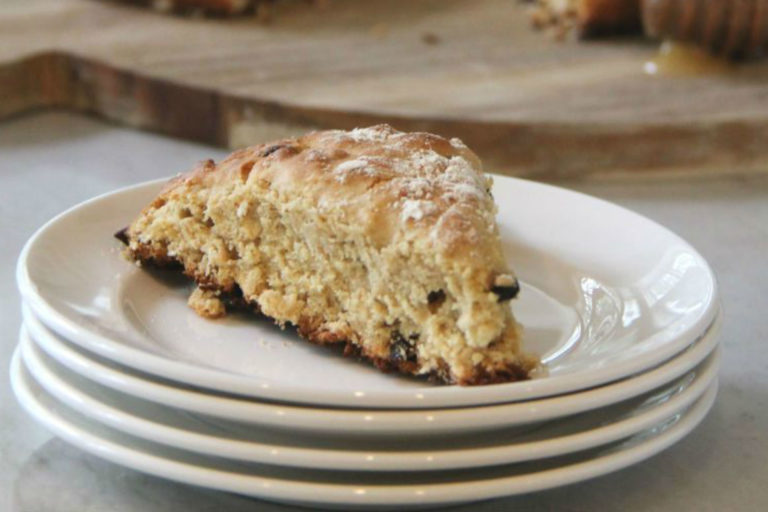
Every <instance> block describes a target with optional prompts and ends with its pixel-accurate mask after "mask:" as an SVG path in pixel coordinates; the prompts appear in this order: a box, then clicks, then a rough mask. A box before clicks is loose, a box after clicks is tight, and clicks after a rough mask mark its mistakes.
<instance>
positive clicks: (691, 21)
mask: <svg viewBox="0 0 768 512" xmlns="http://www.w3.org/2000/svg"><path fill="white" fill-rule="evenodd" d="M531 22H532V24H533V26H534V27H536V28H539V29H545V30H549V31H552V32H553V33H554V35H555V37H556V38H558V39H564V38H565V37H566V36H567V35H568V34H569V33H570V32H574V33H575V34H576V35H577V36H578V37H579V38H580V39H588V38H594V37H602V36H616V35H628V34H635V33H640V32H641V31H642V32H644V33H645V35H646V36H648V37H651V38H654V39H659V40H663V41H666V45H667V47H669V45H670V41H674V42H678V43H684V44H683V45H681V46H692V47H695V48H699V49H701V50H704V51H706V52H707V53H709V54H711V55H717V56H722V57H726V58H729V59H735V60H739V59H746V58H756V57H762V56H764V54H765V52H766V47H768V0H535V4H534V7H533V8H532V11H531Z"/></svg>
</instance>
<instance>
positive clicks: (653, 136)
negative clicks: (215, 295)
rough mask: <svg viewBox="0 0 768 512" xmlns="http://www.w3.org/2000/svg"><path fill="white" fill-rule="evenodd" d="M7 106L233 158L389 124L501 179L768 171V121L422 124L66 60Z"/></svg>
mask: <svg viewBox="0 0 768 512" xmlns="http://www.w3.org/2000/svg"><path fill="white" fill-rule="evenodd" d="M0 97H2V98H3V101H2V102H1V103H0V119H4V118H8V117H11V116H16V115H20V114H23V113H25V112H29V111H32V110H37V109H40V108H51V107H57V108H65V109H70V110H74V111H77V112H82V113H88V114H94V115H96V116H99V117H102V118H105V119H108V120H110V121H114V122H117V123H120V124H124V125H128V126H131V127H135V128H139V129H144V130H149V131H153V132H157V133H161V134H165V135H169V136H173V137H179V138H183V139H187V140H192V141H196V142H202V143H207V144H211V145H214V146H219V147H229V148H234V147H240V146H243V145H247V144H249V143H257V142H263V141H265V140H268V139H271V138H275V137H278V136H289V135H296V134H300V133H304V132H306V131H309V130H314V129H324V128H342V129H350V128H354V127H358V126H367V125H372V124H378V123H384V122H386V123H390V124H392V125H393V126H395V127H396V128H399V129H401V130H407V131H428V132H433V133H438V134H441V135H444V136H447V137H459V138H461V139H462V140H464V141H465V142H466V144H467V145H469V146H470V147H471V148H473V149H474V150H475V151H476V152H477V153H478V154H479V155H480V156H481V157H482V158H483V159H484V161H485V162H486V166H487V168H488V169H489V170H492V171H494V172H499V173H501V174H510V175H517V176H527V177H541V178H547V179H551V178H557V177H565V178H572V177H580V176H586V175H591V174H605V173H610V172H611V170H616V171H617V172H622V173H624V174H626V173H634V172H638V173H640V172H641V173H647V172H670V171H675V170H677V169H697V168H700V169H702V170H706V169H714V168H718V169H726V168H739V167H743V168H745V169H752V168H755V167H757V166H759V165H762V163H764V162H768V120H722V121H717V122H712V123H706V124H701V123H699V124H686V123H680V124H677V125H669V124H658V125H654V124H640V125H631V126H622V125H615V124H607V125H594V124H593V125H590V124H583V125H582V124H576V125H574V124H563V123H525V122H519V123H501V122H484V121H472V120H461V119H449V118H445V119H441V118H429V119H417V118H410V117H406V116H391V115H383V114H378V113H376V112H350V111H337V110H333V109H323V108H312V107H303V106H298V105H289V104H283V103H278V102H274V101H268V100H263V99H258V98H248V97H242V96H227V95H224V94H222V93H220V92H219V91H216V90H208V89H203V88H199V87H193V86H189V85H184V84H176V83H172V82H169V81H167V80H164V79H161V78H158V77H152V76H147V75H142V74H138V73H135V72H132V71H130V70H126V69H120V68H118V67H115V66H112V65H110V64H108V63H105V62H100V61H97V60H93V59H90V58H85V57H82V56H78V55H73V54H65V53H61V52H46V53H41V54H37V55H33V56H30V57H28V58H25V59H23V60H19V61H14V62H8V63H4V64H0ZM756 164H759V165H756Z"/></svg>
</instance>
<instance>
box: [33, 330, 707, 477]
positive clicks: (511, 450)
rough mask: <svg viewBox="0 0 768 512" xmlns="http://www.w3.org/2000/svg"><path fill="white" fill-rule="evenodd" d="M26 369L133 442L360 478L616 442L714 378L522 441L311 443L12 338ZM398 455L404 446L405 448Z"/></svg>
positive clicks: (701, 372)
mask: <svg viewBox="0 0 768 512" xmlns="http://www.w3.org/2000/svg"><path fill="white" fill-rule="evenodd" d="M20 344H21V354H22V359H23V361H24V364H25V366H26V368H27V369H28V370H29V372H30V373H31V375H32V377H34V379H35V381H36V382H37V383H38V384H40V385H41V386H42V387H43V388H44V389H45V390H46V391H47V392H48V393H49V394H50V395H51V396H52V397H54V398H56V399H57V400H59V401H61V402H62V403H64V404H65V405H67V406H68V407H70V408H72V409H73V410H75V411H77V412H78V413H80V414H83V415H84V416H86V417H88V418H90V419H92V420H94V421H97V422H99V423H103V424H104V425H107V426H109V427H112V428H114V429H115V430H119V431H121V432H124V433H126V434H131V435H133V436H135V437H138V438H140V439H146V440H148V441H154V442H157V443H160V444H163V445H167V446H171V447H174V448H179V449H183V450H187V451H190V452H195V453H201V454H203V455H209V456H218V457H225V458H228V459H235V460H243V461H248V462H258V463H263V464H275V465H279V466H293V467H311V468H318V469H344V470H368V471H426V470H438V469H455V468H469V467H483V466H491V465H498V464H509V463H512V462H521V461H527V460H533V459H543V458H547V457H552V456H556V455H564V454H567V453H572V452H575V451H579V450H584V449H588V448H592V447H595V446H601V445H605V444H608V443H612V442H614V441H618V440H620V439H623V438H625V437H628V436H630V435H632V434H635V433H637V432H639V431H641V430H645V429H648V428H651V427H653V426H654V425H656V424H658V423H661V422H663V421H664V420H666V419H668V418H670V417H671V416H673V415H674V414H676V413H678V412H679V411H681V410H684V409H687V408H688V407H689V406H690V405H691V404H692V403H693V402H694V401H696V400H697V399H698V398H700V397H701V395H702V394H703V393H704V392H705V391H706V389H707V388H708V387H709V386H710V385H711V384H712V382H713V381H714V380H715V379H716V377H717V368H718V360H719V354H718V353H717V352H716V353H714V354H712V355H711V356H710V357H709V358H708V359H707V361H705V362H704V363H702V364H701V365H700V366H698V367H697V368H696V369H695V370H693V371H692V372H690V373H688V374H686V376H685V377H684V378H683V379H681V380H679V381H678V383H677V385H674V386H668V387H665V388H664V389H663V390H661V391H659V392H656V393H652V394H649V395H644V396H642V397H639V398H637V399H633V400H630V401H628V402H623V403H621V404H617V405H614V406H611V407H606V408H602V409H598V410H596V411H593V412H590V413H588V414H582V415H577V416H569V417H568V418H564V419H561V420H558V421H554V422H550V423H549V424H545V425H543V426H541V427H539V428H537V429H535V430H534V431H533V432H531V433H529V434H523V435H520V434H515V433H513V434H512V435H509V434H505V433H503V432H502V433H498V432H493V433H492V434H488V435H485V436H478V435H472V436H464V437H463V438H462V437H451V438H450V439H448V440H446V439H445V438H442V439H441V438H438V442H433V441H434V438H433V439H426V440H425V439H422V440H420V441H419V442H418V443H413V438H408V437H406V438H405V439H402V440H399V442H397V443H392V442H388V443H386V442H385V443H382V442H380V441H377V440H375V439H373V440H371V439H366V440H364V441H363V442H355V441H354V440H350V439H349V437H348V436H342V437H334V438H327V437H326V438H317V437H309V438H306V437H303V436H297V435H296V434H295V433H285V432H277V431H273V430H264V429H257V428H254V427H253V426H251V425H245V424H241V423H234V422H222V421H217V422H210V421H203V420H200V419H199V418H196V417H194V416H191V415H189V414H186V413H183V412H181V411H179V410H176V409H173V408H170V407H165V406H161V405H157V404H154V403H152V402H147V401H145V400H138V399H135V398H131V397H129V396H126V395H124V394H122V393H116V392H114V391H110V390H109V389H108V388H104V387H102V386H99V385H97V384H94V383H93V382H91V381H88V380H86V379H84V378H82V377H79V376H77V375H75V374H73V373H72V372H71V371H68V370H66V369H64V368H63V367H61V366H60V365H57V364H56V363H54V362H52V361H51V360H50V359H49V358H48V357H47V356H45V355H43V354H42V352H41V351H40V350H39V349H38V348H37V347H36V346H35V345H34V343H33V342H32V341H31V340H30V339H29V337H28V336H27V334H26V332H25V331H23V330H22V333H21V340H20ZM407 448H411V449H408V450H407V451H404V450H406V449H407Z"/></svg>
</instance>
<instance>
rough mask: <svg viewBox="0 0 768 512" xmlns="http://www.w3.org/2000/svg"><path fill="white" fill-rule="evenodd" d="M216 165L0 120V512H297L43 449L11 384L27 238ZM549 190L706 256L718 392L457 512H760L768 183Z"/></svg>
mask: <svg viewBox="0 0 768 512" xmlns="http://www.w3.org/2000/svg"><path fill="white" fill-rule="evenodd" d="M223 155H224V152H223V151H221V150H218V149H212V148H209V147H206V146H201V145H196V144H191V143H186V142H180V141H175V140H169V139H166V138H163V137H160V136H157V135H152V134H146V133H140V132H135V131H131V130H128V129H124V128H118V127H114V126H112V125H108V124H104V123H102V122H100V121H94V120H91V119H86V118H82V117H78V116H74V115H70V114H64V113H45V114H37V115H34V116H29V117H25V118H21V119H17V120H14V121H11V122H6V123H4V124H0V247H1V248H2V249H1V250H0V261H1V264H0V272H2V275H1V276H0V327H1V329H0V332H2V336H3V338H2V342H0V367H2V368H3V370H2V375H3V378H2V381H0V510H3V511H5V510H10V511H61V512H83V511H99V512H101V511H121V512H122V511H129V510H130V511H136V510H141V511H161V510H162V511H164V510H185V511H187V512H198V511H213V510H217V511H218V510H233V511H246V510H269V511H288V510H294V509H293V508H291V507H283V506H280V505H274V504H270V503H267V502H262V501H258V500H253V499H248V498H242V497H239V496H234V495H230V494H226V493H219V492H213V491H207V490H204V489H198V488H194V487H188V486H183V485H179V484H175V483H171V482H168V481H165V480H162V479H159V478H154V477H150V476H146V475H142V474H140V473H136V472H134V471H131V470H127V469H123V468H121V467H118V466H115V465H112V464H110V463H107V462H103V461H101V460H99V459H97V458H95V457H92V456H90V455H86V454H84V453H83V452H80V451H79V450H77V449H75V448H72V447H70V446H68V445H67V444H65V443H63V442H61V441H59V440H56V439H53V438H52V437H51V435H50V434H48V433H47V432H46V431H45V430H44V429H43V428H42V427H40V426H38V425H37V424H36V423H35V422H34V421H33V420H32V419H31V418H30V417H29V416H27V415H26V414H25V413H24V411H22V409H21V408H20V407H19V406H18V405H17V403H16V401H15V399H14V398H13V395H12V393H11V389H10V386H9V383H8V376H7V374H8V372H7V368H8V364H9V361H10V357H11V353H12V351H13V348H14V346H15V344H16V341H17V333H18V330H19V326H20V323H21V314H20V306H19V298H18V294H17V292H16V287H15V281H14V269H15V268H14V267H15V262H16V258H17V256H18V254H19V251H20V250H21V247H22V246H23V244H24V242H25V241H26V239H27V238H28V237H29V236H30V235H31V234H32V233H33V232H34V231H35V229H37V227H39V226H40V225H41V224H42V223H44V222H45V221H47V220H48V219H49V218H50V217H52V216H53V215H55V214H57V213H59V212H60V211H62V210H64V209H65V208H67V207H69V206H72V205H74V204H76V203H78V202H80V201H82V200H85V199H87V198H89V197H92V196H94V195H97V194H100V193H103V192H107V191H109V190H112V189H115V188H118V187H121V186H124V185H128V184H132V183H137V182H140V181H145V180H148V179H152V178H157V177H162V176H167V175H170V174H173V173H176V172H178V171H183V170H186V169H187V168H189V167H190V166H191V165H192V164H194V163H195V162H197V161H199V160H201V159H203V158H209V157H212V158H220V157H221V156H223ZM558 185H562V186H566V187H570V188H573V189H576V190H580V191H582V192H586V193H588V194H592V195H595V196H598V197H602V198H604V199H608V200H610V201H613V202H616V203H618V204H621V205H623V206H626V207H628V208H631V209H633V210H635V211H637V212H639V213H641V214H643V215H646V216H648V217H650V218H652V219H655V220H656V221H658V222H660V223H662V224H664V225H666V226H667V227H669V228H670V229H672V230H674V231H676V232H677V233H678V234H680V235H681V236H683V237H684V238H686V239H687V240H689V241H690V242H691V243H692V244H693V245H694V246H695V247H697V248H698V249H699V250H700V251H701V252H702V253H703V254H704V256H705V257H706V258H707V259H708V260H709V262H710V263H711V264H712V266H713V267H714V269H715V271H716V273H717V275H718V278H719V282H720V285H721V291H722V298H723V303H724V310H725V321H724V328H723V332H722V337H723V343H724V348H725V350H724V358H723V367H722V370H721V379H720V382H721V387H720V394H719V397H718V400H717V402H716V404H715V406H714V409H713V410H712V411H711V413H710V414H709V416H708V417H707V418H706V419H705V420H704V422H703V423H702V425H701V426H699V427H698V428H697V429H696V430H695V431H694V432H693V433H692V434H691V435H689V436H688V437H687V438H685V439H684V440H683V441H682V442H680V443H679V444H677V445H675V446H673V447H672V448H671V449H669V450H667V451H666V452H663V453H662V454H660V455H657V456H655V457H653V458H651V459H650V460H647V461H645V462H643V463H641V464H638V465H636V466H633V467H631V468H628V469H624V470H622V471H618V472H616V473H613V474H610V475H607V476H603V477H601V478H597V479H595V480H591V481H588V482H584V483H580V484H575V485H571V486H568V487H564V488H560V489H555V490H551V491H545V492H539V493H535V494H531V495H527V496H521V497H515V498H508V499H503V500H496V501H491V502H485V503H482V504H476V505H471V506H467V507H463V508H457V509H455V510H467V511H469V510H472V511H480V512H482V511H497V510H498V511H501V510H511V509H515V510H566V511H597V510H616V509H621V510H625V511H630V510H637V511H656V510H658V511H672V510H674V511H679V510H686V511H687V510H695V511H699V512H703V511H710V510H711V511H717V512H722V511H731V510H739V511H740V510H748V511H751V510H768V348H767V347H766V343H767V342H768V300H766V294H768V265H766V260H767V259H768V174H765V175H749V176H745V175H739V174H738V173H733V174H727V175H726V174H723V175H719V176H707V177H693V176H689V177H677V178H670V177H647V176H645V177H634V178H626V177H625V178H622V179H610V180H606V179H602V180H600V179H590V180H584V181H579V182H568V183H558ZM296 510H298V509H296Z"/></svg>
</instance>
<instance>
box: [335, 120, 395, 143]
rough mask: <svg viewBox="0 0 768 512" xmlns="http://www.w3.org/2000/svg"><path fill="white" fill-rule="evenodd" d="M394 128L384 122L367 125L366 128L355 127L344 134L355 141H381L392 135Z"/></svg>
mask: <svg viewBox="0 0 768 512" xmlns="http://www.w3.org/2000/svg"><path fill="white" fill-rule="evenodd" d="M395 133H396V132H395V130H394V129H393V128H392V127H391V126H389V125H386V124H379V125H376V126H369V127H368V128H355V129H354V130H350V131H348V132H346V136H347V137H349V138H350V139H352V140H354V141H356V142H381V141H384V140H386V139H387V138H388V137H389V136H390V135H394V134H395Z"/></svg>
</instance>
